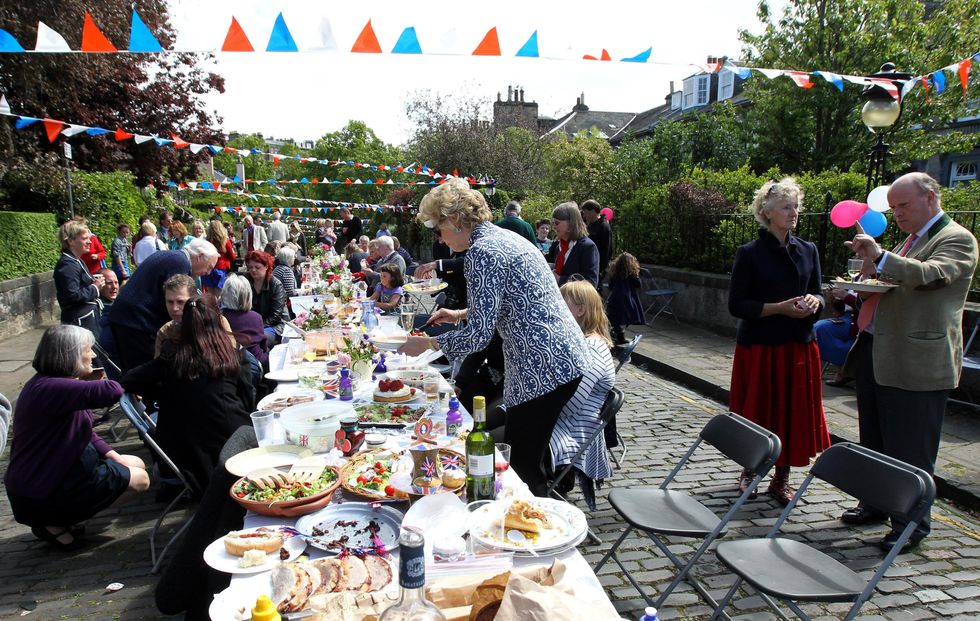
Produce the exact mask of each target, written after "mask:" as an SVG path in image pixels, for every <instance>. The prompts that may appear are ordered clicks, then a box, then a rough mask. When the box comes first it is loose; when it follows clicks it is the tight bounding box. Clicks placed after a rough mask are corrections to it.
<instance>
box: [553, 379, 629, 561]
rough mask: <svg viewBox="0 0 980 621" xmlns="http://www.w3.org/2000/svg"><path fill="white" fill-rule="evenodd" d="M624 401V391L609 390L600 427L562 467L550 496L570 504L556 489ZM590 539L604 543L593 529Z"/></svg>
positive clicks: (600, 416) (600, 418)
mask: <svg viewBox="0 0 980 621" xmlns="http://www.w3.org/2000/svg"><path fill="white" fill-rule="evenodd" d="M624 399H625V395H624V394H623V391H622V390H620V389H619V388H616V387H615V386H614V387H613V388H610V389H609V394H608V395H606V401H605V402H604V403H603V404H602V409H601V410H599V426H598V427H596V428H595V430H594V431H593V432H592V435H591V437H590V438H589V440H588V441H587V442H585V443H583V444H582V445H581V446H580V447H579V448H578V451H576V452H575V455H574V456H573V457H572V461H571V462H570V463H567V464H565V466H564V467H562V469H561V470H560V471H559V472H558V475H557V476H556V477H555V479H554V480H553V481H552V482H551V484H550V485H549V486H548V494H549V495H550V496H554V497H555V498H557V499H558V500H562V501H564V502H568V499H567V498H565V497H564V496H562V495H561V494H560V493H559V492H558V491H557V490H556V489H555V488H556V487H558V484H559V483H561V481H562V479H564V478H565V477H566V476H567V475H568V474H569V473H570V472H571V470H572V468H574V467H575V462H577V461H578V458H579V457H581V456H582V453H584V452H585V451H587V450H588V449H589V447H590V446H592V443H593V442H595V441H596V438H598V437H599V434H601V433H602V430H603V429H605V427H606V425H607V424H608V423H609V421H611V420H612V419H613V418H614V417H615V416H616V413H617V412H619V410H620V409H622V407H623V401H624ZM588 537H589V539H591V540H592V541H594V542H596V543H597V544H599V543H602V539H600V538H599V536H598V535H596V534H595V532H594V531H593V530H592V528H589V529H588Z"/></svg>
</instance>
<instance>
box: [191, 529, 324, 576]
mask: <svg viewBox="0 0 980 621" xmlns="http://www.w3.org/2000/svg"><path fill="white" fill-rule="evenodd" d="M266 528H279V527H278V526H267V527H266ZM244 530H246V531H252V530H255V529H254V528H246V529H244ZM282 547H283V548H285V549H286V551H287V552H289V559H287V560H290V561H292V560H294V559H296V558H297V557H298V556H299V555H300V554H302V553H303V551H304V550H306V541H304V540H303V538H302V537H290V538H288V539H286V540H285V541H283V542H282ZM238 559H239V557H237V556H235V555H233V554H228V551H227V550H225V544H224V537H221V538H219V539H216V540H214V541H212V542H211V545H209V546H208V547H206V548H204V562H205V563H207V564H208V565H209V566H210V567H212V568H214V569H217V570H218V571H223V572H225V573H226V574H257V573H259V572H260V571H269V570H270V569H272V568H273V567H275V565H276V563H278V562H279V550H276V551H275V552H270V553H269V554H266V559H267V560H266V562H265V564H264V565H258V566H255V567H239V566H238Z"/></svg>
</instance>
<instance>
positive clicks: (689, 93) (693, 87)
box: [683, 75, 711, 110]
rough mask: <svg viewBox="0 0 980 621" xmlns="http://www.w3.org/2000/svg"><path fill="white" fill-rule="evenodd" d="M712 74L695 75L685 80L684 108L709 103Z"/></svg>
mask: <svg viewBox="0 0 980 621" xmlns="http://www.w3.org/2000/svg"><path fill="white" fill-rule="evenodd" d="M710 85H711V76H710V75H695V76H691V77H690V78H688V79H686V80H684V106H683V107H684V109H685V110H686V109H688V108H693V107H695V106H704V105H707V104H708V96H709V95H708V88H709V87H710Z"/></svg>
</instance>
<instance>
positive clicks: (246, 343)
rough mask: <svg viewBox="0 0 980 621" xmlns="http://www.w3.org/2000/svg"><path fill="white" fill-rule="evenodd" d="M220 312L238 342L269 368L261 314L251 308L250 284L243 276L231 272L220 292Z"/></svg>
mask: <svg viewBox="0 0 980 621" xmlns="http://www.w3.org/2000/svg"><path fill="white" fill-rule="evenodd" d="M221 314H222V315H224V316H225V319H227V320H228V325H230V326H231V331H232V333H233V334H234V335H235V339H236V340H237V341H238V343H239V344H240V345H241V346H242V347H244V348H245V349H247V350H248V351H249V352H250V353H251V354H252V355H253V356H255V359H256V360H258V361H259V363H260V364H261V365H262V368H263V369H268V368H269V344H268V341H267V340H266V337H265V331H264V326H263V323H262V315H260V314H258V313H256V312H255V311H253V310H252V285H251V284H250V283H249V282H248V279H247V278H245V277H243V276H238V275H235V274H232V275H231V276H229V277H228V278H227V279H226V280H225V288H224V290H223V291H222V292H221Z"/></svg>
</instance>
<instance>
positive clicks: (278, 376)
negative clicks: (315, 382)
mask: <svg viewBox="0 0 980 621" xmlns="http://www.w3.org/2000/svg"><path fill="white" fill-rule="evenodd" d="M265 379H267V380H272V381H273V382H298V381H299V369H277V370H275V371H269V372H268V373H266V374H265Z"/></svg>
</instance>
